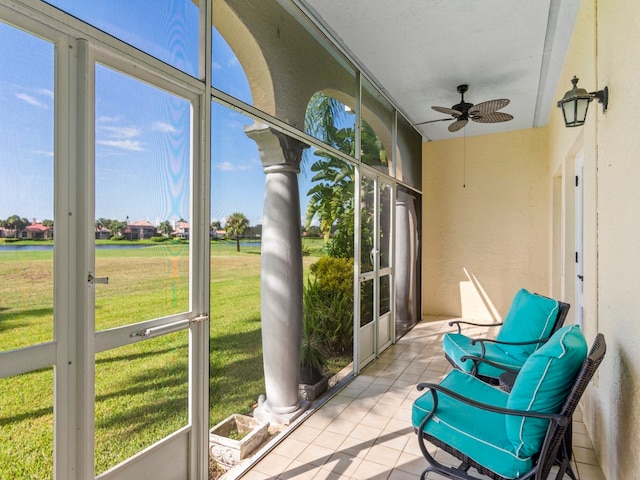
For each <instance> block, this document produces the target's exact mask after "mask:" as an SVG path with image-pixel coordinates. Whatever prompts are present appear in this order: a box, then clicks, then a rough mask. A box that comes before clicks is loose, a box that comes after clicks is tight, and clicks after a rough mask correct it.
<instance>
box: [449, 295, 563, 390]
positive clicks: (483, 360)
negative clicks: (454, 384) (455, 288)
mask: <svg viewBox="0 0 640 480" xmlns="http://www.w3.org/2000/svg"><path fill="white" fill-rule="evenodd" d="M536 295H537V294H536ZM545 298H548V297H545ZM569 308H571V305H570V304H568V303H565V302H558V314H557V315H556V319H555V323H554V324H553V328H552V330H551V333H550V334H549V337H547V338H544V339H542V340H531V341H528V342H501V341H498V340H494V339H491V338H474V339H472V340H471V344H472V345H475V344H476V343H479V344H480V355H478V356H474V355H464V356H462V357H460V361H466V360H471V361H472V362H473V368H472V369H471V375H473V376H474V377H478V378H479V379H480V380H482V381H483V382H485V383H489V384H491V385H498V383H499V381H498V379H497V378H492V377H487V376H484V375H480V374H478V368H479V366H480V363H486V364H487V365H491V366H494V367H496V368H499V369H501V370H504V371H505V372H511V373H513V374H515V375H517V374H518V371H517V370H514V369H512V368H509V367H507V366H505V365H502V364H500V363H496V362H492V361H491V360H488V359H486V358H484V355H485V352H486V348H485V343H489V342H490V343H497V344H501V345H535V344H537V343H538V344H540V343H545V342H547V341H548V340H549V338H551V335H553V334H554V333H555V332H556V330H558V329H559V328H560V327H562V325H563V324H564V321H565V319H566V318H567V313H568V312H569ZM503 323H504V322H500V323H491V324H482V323H474V322H467V321H465V320H452V321H451V322H449V326H450V327H452V326H454V325H455V326H456V327H458V333H462V327H461V325H462V324H464V325H473V326H476V327H499V326H501V325H502V324H503ZM444 356H445V357H446V359H447V360H448V361H449V363H450V364H451V365H452V366H453V367H455V368H460V367H459V366H458V364H457V363H456V362H455V361H454V360H453V359H452V358H450V357H449V355H447V354H446V353H445V355H444Z"/></svg>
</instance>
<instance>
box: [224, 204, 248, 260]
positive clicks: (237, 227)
mask: <svg viewBox="0 0 640 480" xmlns="http://www.w3.org/2000/svg"><path fill="white" fill-rule="evenodd" d="M248 227H249V220H248V219H247V217H245V216H244V214H243V213H240V212H235V213H232V214H231V215H229V218H228V219H227V225H226V227H225V230H226V231H227V235H228V236H230V237H236V249H237V250H238V252H239V251H240V235H242V234H243V233H244V232H245V230H246V229H247V228H248Z"/></svg>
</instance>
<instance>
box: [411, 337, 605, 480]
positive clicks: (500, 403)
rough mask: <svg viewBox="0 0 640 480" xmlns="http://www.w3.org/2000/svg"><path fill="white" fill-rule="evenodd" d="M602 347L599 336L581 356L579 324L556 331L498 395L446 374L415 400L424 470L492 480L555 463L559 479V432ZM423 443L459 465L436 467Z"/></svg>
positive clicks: (538, 471)
mask: <svg viewBox="0 0 640 480" xmlns="http://www.w3.org/2000/svg"><path fill="white" fill-rule="evenodd" d="M605 350H606V346H605V342H604V337H603V336H602V335H598V336H597V337H596V340H595V342H594V344H593V346H592V348H591V351H590V352H589V355H588V356H587V355H586V353H587V346H586V342H585V339H584V336H583V335H582V333H581V332H580V329H579V327H578V326H576V325H573V326H567V327H563V328H561V329H560V330H558V331H557V332H556V333H555V334H554V335H553V336H552V337H551V339H549V341H548V342H546V343H545V344H544V345H543V346H542V347H541V348H539V349H538V350H536V351H535V352H534V353H533V354H531V355H530V356H529V357H528V358H527V360H526V361H525V363H524V365H523V367H522V369H521V370H520V373H519V375H518V376H517V378H516V381H515V384H514V385H513V388H512V390H511V392H504V391H502V390H499V389H497V388H495V387H493V386H491V385H488V384H487V383H485V382H483V381H481V380H479V379H478V378H476V377H473V376H471V375H469V374H467V373H465V372H462V371H460V370H453V371H451V372H449V373H448V374H447V375H446V377H445V378H444V379H443V380H442V381H441V382H440V383H439V384H430V383H421V384H419V385H418V390H424V389H428V391H427V392H426V393H425V394H423V395H422V396H421V397H419V398H418V399H417V400H415V402H414V403H413V407H412V412H411V415H412V418H411V421H412V424H413V426H414V429H415V431H416V433H418V439H419V444H420V450H421V451H422V453H423V455H424V456H425V458H426V459H427V461H428V462H429V466H428V467H427V469H426V470H425V471H424V472H423V473H422V476H421V479H424V478H425V477H426V475H427V473H428V472H430V471H433V472H437V473H439V474H441V475H444V476H445V477H449V478H456V479H475V478H478V477H475V476H472V475H471V474H470V473H469V470H470V469H471V468H474V469H475V470H476V471H477V472H479V473H480V474H481V475H485V476H488V477H490V478H493V479H495V480H504V479H525V478H527V479H543V478H547V475H548V474H549V470H550V469H551V467H552V466H553V464H554V463H559V464H560V469H559V473H560V474H559V477H558V478H562V476H563V475H564V473H565V472H567V473H572V472H570V469H569V471H567V468H568V463H569V456H568V452H567V451H565V449H564V446H565V445H564V442H563V439H564V434H565V432H566V429H567V426H568V425H569V423H570V422H571V417H572V415H573V412H574V411H575V408H576V407H577V404H578V401H579V400H580V397H581V396H582V393H583V392H584V390H585V389H586V387H587V385H588V383H589V381H590V379H591V378H592V376H593V374H594V373H595V371H596V369H597V368H598V366H599V365H600V362H601V361H602V359H603V357H604V354H605ZM425 441H428V442H430V443H432V444H434V445H435V446H437V447H440V448H442V449H443V450H445V451H446V452H448V453H450V454H451V455H453V456H455V457H456V458H458V459H459V460H460V461H461V464H460V465H459V466H456V467H449V466H445V465H442V464H441V463H439V462H438V461H436V460H435V459H434V458H433V456H432V455H431V454H430V453H429V449H428V448H427V446H426V444H425Z"/></svg>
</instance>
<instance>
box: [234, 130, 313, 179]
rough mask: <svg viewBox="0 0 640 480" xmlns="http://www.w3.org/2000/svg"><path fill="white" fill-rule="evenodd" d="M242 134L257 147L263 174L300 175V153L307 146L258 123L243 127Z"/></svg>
mask: <svg viewBox="0 0 640 480" xmlns="http://www.w3.org/2000/svg"><path fill="white" fill-rule="evenodd" d="M244 133H245V134H246V135H247V137H249V138H250V139H251V140H253V141H254V142H256V144H257V145H258V151H259V152H260V161H261V162H262V166H263V168H264V172H265V173H274V172H294V173H296V174H297V173H300V162H301V161H302V152H303V151H304V149H305V148H308V147H309V145H307V144H306V143H304V142H301V141H300V140H297V139H295V138H293V137H290V136H289V135H287V134H286V133H282V132H280V131H279V130H275V129H273V128H271V127H269V126H268V125H265V124H264V123H260V122H255V123H254V124H252V125H248V126H247V127H245V129H244Z"/></svg>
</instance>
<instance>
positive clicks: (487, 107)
mask: <svg viewBox="0 0 640 480" xmlns="http://www.w3.org/2000/svg"><path fill="white" fill-rule="evenodd" d="M510 102H511V100H509V99H507V98H501V99H498V100H488V101H486V102H481V103H478V104H476V105H474V106H473V107H471V108H470V109H469V114H471V115H474V114H480V115H486V114H487V113H493V112H495V111H496V110H500V109H501V108H504V107H506V106H507V105H509V103H510Z"/></svg>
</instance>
